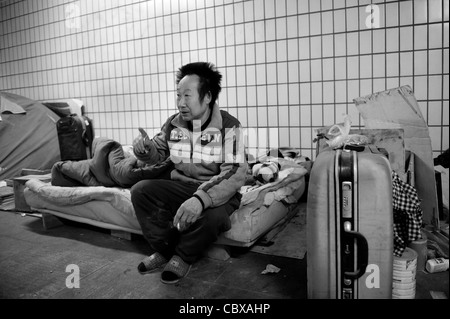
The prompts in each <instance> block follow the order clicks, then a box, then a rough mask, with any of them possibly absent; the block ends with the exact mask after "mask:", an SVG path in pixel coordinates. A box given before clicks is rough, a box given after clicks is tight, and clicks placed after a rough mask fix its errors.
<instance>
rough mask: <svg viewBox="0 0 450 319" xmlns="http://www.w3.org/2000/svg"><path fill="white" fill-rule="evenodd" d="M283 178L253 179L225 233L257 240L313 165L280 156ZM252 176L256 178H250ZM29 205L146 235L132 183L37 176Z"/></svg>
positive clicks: (292, 197) (28, 185) (290, 200)
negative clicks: (59, 181) (58, 182)
mask: <svg viewBox="0 0 450 319" xmlns="http://www.w3.org/2000/svg"><path fill="white" fill-rule="evenodd" d="M278 160H279V163H280V167H281V168H280V171H279V174H278V178H277V179H276V180H275V181H273V182H271V183H266V184H258V183H252V184H250V185H245V186H243V187H242V188H241V189H240V193H241V194H242V199H241V205H240V208H239V209H238V210H236V211H235V212H234V213H233V214H232V215H231V219H232V227H231V230H230V231H228V232H226V233H224V234H223V236H224V237H225V238H228V239H230V240H233V241H239V242H244V243H247V244H251V243H253V242H254V241H255V240H256V239H257V238H258V237H259V236H260V235H262V234H263V233H264V232H266V231H267V230H269V229H270V227H272V226H273V225H274V224H275V223H276V222H278V221H279V220H280V219H281V218H283V217H284V216H285V215H286V213H287V206H288V205H290V204H294V203H296V202H297V200H298V199H299V198H300V197H301V195H302V194H303V192H304V190H305V175H306V174H307V173H308V170H307V169H306V168H305V167H303V166H302V165H299V164H296V163H294V162H292V161H289V160H284V159H281V158H280V159H278ZM249 180H251V177H249ZM24 196H25V200H26V202H27V204H28V205H29V206H30V207H31V208H32V209H33V210H36V211H38V212H45V213H50V214H53V215H56V216H58V217H62V218H66V219H69V220H74V221H77V222H82V223H87V224H91V225H94V226H99V227H103V228H107V229H115V230H123V231H127V232H132V233H138V234H141V230H140V226H139V224H138V222H137V219H136V216H135V213H134V209H133V205H132V203H131V194H130V189H129V188H124V187H118V186H114V187H105V186H89V187H85V186H76V187H73V186H54V185H52V184H51V183H44V182H42V181H40V180H37V179H30V180H29V181H27V182H26V188H25V190H24Z"/></svg>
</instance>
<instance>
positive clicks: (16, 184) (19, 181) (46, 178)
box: [13, 174, 52, 212]
mask: <svg viewBox="0 0 450 319" xmlns="http://www.w3.org/2000/svg"><path fill="white" fill-rule="evenodd" d="M32 178H36V179H40V180H41V181H43V182H50V181H51V180H52V176H51V174H45V175H24V176H20V177H14V178H13V189H14V204H15V210H16V211H20V212H31V211H32V210H31V207H30V206H29V205H28V204H27V202H26V201H25V197H24V195H23V190H24V189H25V183H26V182H27V181H28V180H30V179H32Z"/></svg>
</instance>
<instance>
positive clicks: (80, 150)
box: [56, 114, 94, 161]
mask: <svg viewBox="0 0 450 319" xmlns="http://www.w3.org/2000/svg"><path fill="white" fill-rule="evenodd" d="M56 130H57V132H58V141H59V151H60V153H61V160H62V161H66V160H72V161H79V160H85V159H89V158H91V157H92V141H93V140H94V128H93V126H92V120H91V119H90V118H88V117H87V116H85V115H77V114H70V115H69V116H65V117H62V118H60V119H59V120H58V121H57V122H56Z"/></svg>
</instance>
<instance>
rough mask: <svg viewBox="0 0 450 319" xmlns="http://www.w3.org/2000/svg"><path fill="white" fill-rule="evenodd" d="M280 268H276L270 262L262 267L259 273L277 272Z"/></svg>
mask: <svg viewBox="0 0 450 319" xmlns="http://www.w3.org/2000/svg"><path fill="white" fill-rule="evenodd" d="M280 270H281V269H280V268H278V267H277V266H274V265H272V264H268V265H267V266H266V269H264V270H263V271H262V272H261V274H263V275H265V274H273V273H275V274H276V273H278V272H279V271H280Z"/></svg>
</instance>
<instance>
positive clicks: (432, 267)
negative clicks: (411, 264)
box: [425, 258, 448, 274]
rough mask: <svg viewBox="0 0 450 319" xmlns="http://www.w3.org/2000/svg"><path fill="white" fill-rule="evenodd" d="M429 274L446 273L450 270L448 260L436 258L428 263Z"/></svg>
mask: <svg viewBox="0 0 450 319" xmlns="http://www.w3.org/2000/svg"><path fill="white" fill-rule="evenodd" d="M425 268H426V269H427V271H428V272H429V273H431V274H432V273H435V272H441V271H446V270H447V269H448V259H445V258H435V259H430V260H428V261H427V264H426V266H425Z"/></svg>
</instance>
